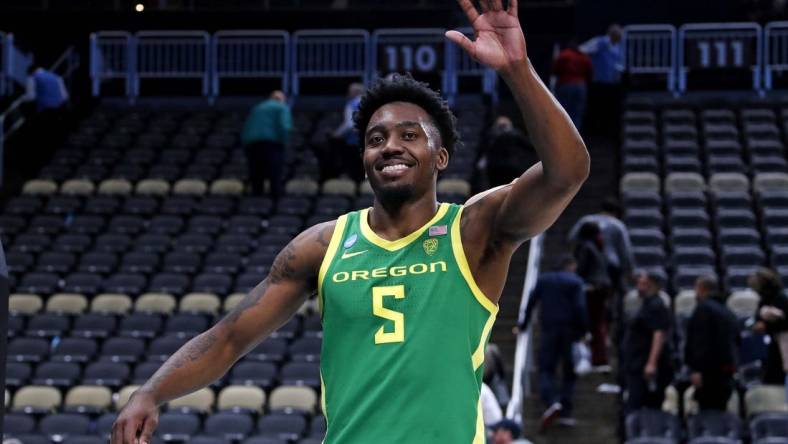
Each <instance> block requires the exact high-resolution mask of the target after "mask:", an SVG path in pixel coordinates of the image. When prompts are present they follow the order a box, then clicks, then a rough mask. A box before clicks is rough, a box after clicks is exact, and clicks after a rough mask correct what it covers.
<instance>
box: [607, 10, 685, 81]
mask: <svg viewBox="0 0 788 444" xmlns="http://www.w3.org/2000/svg"><path fill="white" fill-rule="evenodd" d="M622 42H623V43H622V45H623V48H622V51H621V52H622V54H623V55H624V70H625V71H627V72H629V74H630V75H638V74H660V75H665V78H666V81H667V89H668V91H675V90H676V71H675V66H676V28H675V27H674V26H672V25H631V26H626V27H625V28H624V38H623V40H622Z"/></svg>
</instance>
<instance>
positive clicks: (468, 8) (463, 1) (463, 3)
mask: <svg viewBox="0 0 788 444" xmlns="http://www.w3.org/2000/svg"><path fill="white" fill-rule="evenodd" d="M457 3H459V4H460V8H462V10H463V11H465V15H466V16H467V17H468V20H469V21H470V22H471V23H473V22H474V21H475V20H476V19H477V18H479V11H477V10H476V7H475V6H473V2H471V0H457Z"/></svg>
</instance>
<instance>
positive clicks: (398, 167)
mask: <svg viewBox="0 0 788 444" xmlns="http://www.w3.org/2000/svg"><path fill="white" fill-rule="evenodd" d="M407 168H408V166H407V165H403V164H401V163H400V164H397V165H388V166H385V167H383V171H397V170H404V169H407Z"/></svg>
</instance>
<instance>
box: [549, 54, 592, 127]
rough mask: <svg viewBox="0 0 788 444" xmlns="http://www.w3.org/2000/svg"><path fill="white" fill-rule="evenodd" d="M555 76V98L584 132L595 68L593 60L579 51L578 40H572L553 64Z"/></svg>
mask: <svg viewBox="0 0 788 444" xmlns="http://www.w3.org/2000/svg"><path fill="white" fill-rule="evenodd" d="M553 75H555V76H556V86H555V98H556V99H558V102H559V103H561V105H563V107H564V109H565V110H566V112H567V114H569V118H571V119H572V122H574V124H575V126H576V127H577V129H578V130H582V129H583V116H584V115H585V109H586V99H587V97H588V83H589V82H590V81H591V78H592V75H593V66H592V65H591V58H590V57H588V55H586V54H584V53H583V52H581V51H580V49H578V47H577V41H576V40H574V39H573V40H570V41H569V43H567V44H566V46H565V47H564V49H562V50H561V52H559V53H558V57H556V59H555V61H554V62H553Z"/></svg>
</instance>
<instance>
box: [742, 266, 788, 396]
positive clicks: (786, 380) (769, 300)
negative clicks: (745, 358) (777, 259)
mask: <svg viewBox="0 0 788 444" xmlns="http://www.w3.org/2000/svg"><path fill="white" fill-rule="evenodd" d="M747 283H748V284H749V286H750V288H752V289H753V291H755V292H756V293H758V296H760V297H761V300H760V302H759V303H758V311H757V312H756V313H755V325H754V326H753V330H755V331H757V332H762V333H763V332H765V333H767V334H768V335H769V336H770V337H771V342H770V343H769V352H768V357H767V358H766V366H765V368H764V373H763V382H764V384H780V385H785V388H786V400H788V372H786V371H785V370H786V363H787V362H788V296H786V295H785V294H784V293H783V286H782V282H781V281H780V276H779V275H778V274H777V273H775V272H774V271H772V270H770V269H768V268H760V269H758V271H756V272H755V273H754V274H753V275H752V276H750V278H749V279H748V282H747Z"/></svg>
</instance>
